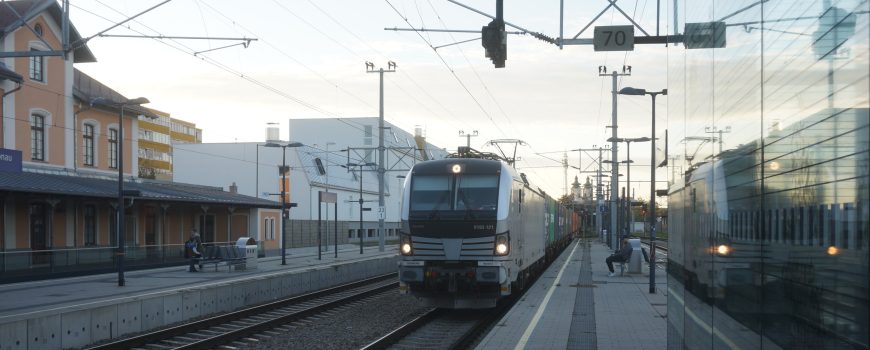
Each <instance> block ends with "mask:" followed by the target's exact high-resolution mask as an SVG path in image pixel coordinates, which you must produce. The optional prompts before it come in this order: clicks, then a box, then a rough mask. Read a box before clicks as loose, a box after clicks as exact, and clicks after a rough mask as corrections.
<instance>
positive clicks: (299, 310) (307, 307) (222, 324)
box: [89, 273, 397, 350]
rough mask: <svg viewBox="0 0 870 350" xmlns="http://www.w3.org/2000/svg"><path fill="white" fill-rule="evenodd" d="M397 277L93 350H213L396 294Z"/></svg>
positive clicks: (350, 285)
mask: <svg viewBox="0 0 870 350" xmlns="http://www.w3.org/2000/svg"><path fill="white" fill-rule="evenodd" d="M395 277H396V274H395V273H389V274H385V275H381V276H376V277H372V278H369V279H365V280H361V281H357V282H353V283H348V284H344V285H341V286H337V287H333V288H328V289H324V290H320V291H317V292H312V293H308V294H304V295H300V296H296V297H291V298H287V299H283V300H278V301H274V302H270V303H266V304H262V305H258V306H254V307H250V308H246V309H243V310H238V311H234V312H230V313H226V314H223V315H218V316H213V317H208V318H205V319H202V320H199V321H194V322H189V323H186V324H182V325H178V326H174V327H169V328H165V329H162V330H158V331H154V332H148V333H145V334H141V335H138V336H134V337H130V338H126V339H121V340H116V341H112V342H109V343H104V344H99V345H96V346H93V347H90V348H89V349H95V350H96V349H129V348H137V347H144V348H161V349H211V348H214V347H218V346H221V345H225V344H229V343H231V342H233V341H235V340H236V339H241V338H245V337H248V336H250V335H252V334H256V333H259V332H263V331H268V330H270V329H273V328H275V327H278V326H281V325H283V324H285V323H289V322H292V321H294V320H297V319H300V318H304V317H309V316H311V315H314V314H318V313H323V312H324V311H327V310H330V309H334V308H336V307H339V306H341V305H345V304H348V303H351V302H354V301H357V300H360V299H363V298H366V297H368V296H371V295H374V294H378V293H386V292H390V291H395V289H396V286H397V284H396V282H395V281H394V279H395ZM212 329H214V330H212Z"/></svg>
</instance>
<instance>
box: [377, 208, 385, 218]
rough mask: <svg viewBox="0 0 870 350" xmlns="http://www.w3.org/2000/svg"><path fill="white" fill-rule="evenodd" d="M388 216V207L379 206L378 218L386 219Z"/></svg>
mask: <svg viewBox="0 0 870 350" xmlns="http://www.w3.org/2000/svg"><path fill="white" fill-rule="evenodd" d="M386 218H387V208H385V207H378V219H386Z"/></svg>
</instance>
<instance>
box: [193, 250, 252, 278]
mask: <svg viewBox="0 0 870 350" xmlns="http://www.w3.org/2000/svg"><path fill="white" fill-rule="evenodd" d="M244 262H245V257H244V256H243V255H240V254H239V248H236V247H234V246H207V247H205V254H203V255H202V258H200V259H199V268H200V269H202V266H203V265H207V264H212V265H214V270H215V271H217V268H218V265H219V264H220V263H224V264H226V265H227V272H229V271H230V268H231V267H232V266H234V265H238V264H243V263H244Z"/></svg>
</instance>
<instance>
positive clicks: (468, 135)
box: [459, 130, 477, 148]
mask: <svg viewBox="0 0 870 350" xmlns="http://www.w3.org/2000/svg"><path fill="white" fill-rule="evenodd" d="M472 136H475V137H476V136H477V130H472V131H471V133H470V134H466V133H465V131H464V130H459V137H465V138H466V140H467V141H466V142H465V146H467V147H468V148H471V137H472Z"/></svg>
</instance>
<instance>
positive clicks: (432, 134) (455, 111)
mask: <svg viewBox="0 0 870 350" xmlns="http://www.w3.org/2000/svg"><path fill="white" fill-rule="evenodd" d="M163 2H164V0H135V1H133V0H130V1H128V0H99V1H97V0H94V1H92V0H73V1H71V9H70V18H71V21H72V23H73V25H74V26H75V27H76V29H77V30H78V31H79V33H80V34H81V35H82V36H83V37H90V36H92V35H94V34H97V33H99V32H101V31H103V30H105V29H107V28H109V27H111V26H112V25H113V24H115V23H117V22H120V21H122V20H124V19H126V18H128V17H130V16H132V15H135V14H137V13H139V12H142V11H144V10H146V9H148V8H150V7H152V6H155V5H158V4H161V3H163ZM459 2H460V3H462V4H464V5H467V6H469V7H472V8H475V9H478V10H480V11H482V12H485V13H488V14H493V15H494V13H495V1H494V0H461V1H459ZM661 3H662V5H661V6H662V7H661V13H662V18H661V27H660V30H661V33H662V34H665V33H666V32H667V31H668V30H669V27H668V26H667V23H668V22H669V21H670V20H671V19H670V17H669V16H668V15H667V14H668V13H669V12H670V11H671V9H669V8H668V6H669V5H668V4H669V3H670V2H669V1H662V2H661ZM617 4H618V5H619V6H620V8H622V10H623V11H625V13H627V14H628V15H630V16H633V18H634V19H635V21H636V22H638V23H639V24H640V25H641V27H642V28H643V29H645V30H646V31H647V32H650V33H654V32H655V30H656V23H655V22H656V18H655V17H656V11H655V6H656V1H655V0H636V1H632V0H623V1H619V2H617ZM607 5H608V1H607V0H565V5H564V6H565V18H564V32H565V37H567V38H570V37H573V36H574V35H575V34H577V33H578V32H579V31H580V30H581V29H582V28H583V27H584V26H586V25H587V24H589V23H590V21H591V20H592V18H593V17H595V16H596V15H597V14H598V13H600V12H601V11H602V10H604V9H605V8H606V7H607ZM504 16H505V20H506V21H507V22H510V23H512V24H515V25H517V26H519V27H522V28H524V29H527V30H531V31H537V32H540V33H543V34H545V35H547V36H550V37H558V36H559V1H556V0H547V1H516V0H506V1H505V4H504ZM489 21H490V19H489V18H487V17H484V16H482V15H480V14H478V13H475V12H473V11H471V10H468V9H466V8H463V7H461V6H459V5H457V4H454V3H451V2H449V1H446V0H382V1H377V0H329V1H322V0H321V1H319V0H281V1H279V0H251V1H223V0H208V1H205V0H172V1H169V2H166V3H165V4H162V5H160V6H158V7H156V8H155V9H153V10H152V11H150V12H147V13H145V14H143V15H141V16H139V17H137V18H136V19H135V20H133V21H131V22H128V23H125V24H124V25H122V26H119V27H117V28H114V29H111V30H109V31H108V32H106V33H107V34H112V35H150V36H157V35H163V36H187V37H210V38H219V37H223V38H256V39H257V40H256V41H251V42H250V44H249V45H248V46H247V47H244V46H242V45H234V46H230V47H226V48H222V47H224V46H228V45H233V44H238V43H240V41H237V40H229V41H227V40H216V39H215V40H168V39H162V40H161V39H149V38H126V37H124V38H122V37H95V38H93V39H91V40H90V41H89V42H88V46H89V48H90V49H91V50H92V51H93V53H94V55H95V56H96V57H97V62H96V63H86V64H77V65H76V67H77V68H78V69H80V70H82V71H83V72H85V73H87V74H88V75H90V76H92V77H94V78H95V79H97V80H99V81H101V82H103V83H104V84H106V85H108V86H110V87H112V88H113V89H115V90H116V91H118V92H120V93H122V94H124V95H125V96H127V97H129V98H135V97H139V96H144V97H147V98H148V99H149V100H150V101H151V103H150V104H149V105H148V107H151V108H155V109H158V110H161V111H164V112H168V113H170V114H171V115H172V117H175V118H179V119H183V120H187V121H191V122H194V123H196V124H197V126H198V127H200V128H202V129H203V141H204V142H253V141H263V140H264V137H265V128H266V125H267V123H273V122H274V123H278V124H279V125H280V126H281V135H282V138H283V139H286V137H287V135H288V130H287V127H288V126H287V125H288V120H289V119H294V118H336V117H338V118H354V117H374V116H377V115H378V91H379V89H378V84H379V82H378V74H367V73H366V67H365V62H366V61H370V62H372V63H374V65H375V67H376V68H387V62H389V61H393V62H395V63H396V65H397V68H396V72H394V73H385V74H384V106H385V107H384V109H385V112H384V114H385V119H386V120H387V121H389V122H391V123H393V124H396V125H399V126H401V127H402V128H403V129H405V130H408V131H410V132H413V130H414V128H415V126H421V127H423V129H424V130H425V134H426V137H427V140H428V141H429V142H431V143H433V144H435V145H438V146H440V147H443V148H447V149H448V150H455V149H456V148H457V146H460V145H465V143H466V139H465V138H464V137H460V136H459V133H460V131H464V132H465V133H472V132H474V131H477V133H478V136H477V137H473V138H471V146H472V147H473V148H475V149H478V150H481V151H487V152H495V151H496V150H495V148H494V147H493V146H490V145H488V141H491V140H497V139H519V140H522V141H523V142H524V145H522V146H519V147H518V148H517V156H518V158H519V161H518V162H517V168H518V170H519V171H521V172H524V173H526V174H527V175H528V177H529V179H530V181H531V182H532V183H533V184H534V185H536V186H538V187H540V188H541V189H543V190H545V191H546V192H547V193H549V194H551V195H552V196H553V197H559V196H561V195H562V194H564V193H565V190H564V186H565V178H566V177H565V171H564V168H563V166H562V159H563V157H565V156H567V159H568V164H569V165H570V166H571V168H569V171H568V174H567V175H568V176H567V178H568V184H569V186H570V183H571V182H573V181H574V177H575V176H579V177H580V181H581V183H582V182H583V181H584V179H585V177H586V176H588V175H591V174H582V175H581V174H580V173H578V170H577V169H575V168H574V167H580V168H583V169H584V170H586V171H592V170H594V169H595V167H594V164H592V162H593V160H592V159H591V158H590V157H589V156H587V155H583V156H582V157H581V155H580V152H572V151H570V150H572V149H578V148H592V147H597V146H602V145H604V144H609V143H607V142H606V141H605V140H606V139H607V138H608V137H610V132H611V131H610V129H609V128H607V126H609V125H610V124H611V99H612V94H611V78H610V77H609V76H608V77H600V76H599V66H606V67H607V69H608V71H613V70H621V67H622V66H623V65H630V66H632V74H631V76H628V77H622V78H620V79H619V81H618V86H619V88H621V87H625V86H632V87H636V88H645V89H647V90H653V91H659V90H661V89H662V88H666V87H667V86H666V83H667V70H666V69H667V48H666V47H664V45H636V46H635V50H634V51H631V52H609V53H608V52H595V51H594V50H593V48H592V47H591V46H589V45H575V46H565V47H564V49H562V50H560V49H559V48H558V47H557V46H555V45H553V44H549V43H546V42H544V41H541V40H538V39H535V38H534V37H532V36H530V35H509V36H508V43H507V48H508V54H507V57H508V58H507V61H506V67H505V68H501V69H496V68H494V67H493V65H492V63H491V62H490V61H489V59H487V58H485V57H484V50H483V47H482V46H481V43H480V41H479V40H475V41H471V42H468V43H463V44H457V45H450V46H445V47H441V48H438V49H437V50H433V49H432V47H433V46H435V47H437V46H441V45H447V44H451V43H456V42H459V41H463V40H468V39H473V38H477V37H479V34H472V33H440V32H415V31H387V30H384V28H395V27H398V28H407V29H411V28H414V29H421V28H427V29H451V30H456V29H459V30H479V29H480V28H481V27H482V26H484V25H486V24H487V23H489ZM625 24H630V23H629V22H628V20H626V19H625V18H624V17H623V16H622V14H620V13H619V12H618V11H614V10H613V8H610V9H608V10H607V11H606V12H604V14H603V15H602V16H601V17H600V18H599V19H598V20H597V21H596V22H594V23H593V25H592V26H590V27H589V29H587V30H586V32H584V33H583V35H581V36H580V38H591V37H592V30H593V29H592V28H593V27H594V26H599V25H601V26H603V25H625ZM508 30H509V31H516V30H517V29H513V28H510V27H509V28H508ZM636 31H637V30H636ZM678 49H680V50H682V48H678ZM207 50H211V51H207ZM203 51H207V52H203ZM663 100H664V98H659V99H658V101H660V102H659V104H658V106H657V107H658V108H657V110H656V114H657V115H658V118H657V120H658V122H657V123H658V125H660V126H659V128H663V127H664V125H665V122H666V118H667V103H666V101H663ZM650 105H651V103H650V99H649V98H648V97H640V96H620V97H619V102H618V115H619V122H618V125H619V128H618V130H619V137H629V138H633V137H641V136H649V134H650V127H649V121H650V115H651V106H650ZM632 148H633V150H632V151H633V152H632V159H633V160H634V164H635V165H636V166H635V167H633V168H632V170H634V171H633V173H632V181H637V182H635V183H633V184H632V187H633V188H635V189H636V191H637V192H636V193H637V196H638V197H643V198H648V197H649V195H648V192H649V183H648V182H646V183H643V182H639V181H643V180H648V179H649V168H648V165H649V163H650V161H649V143H643V144H634V145H633V147H632ZM590 154H592V153H590ZM595 156H597V152H595ZM620 157H625V152H624V150H623V149H622V148H621V149H620ZM658 174H659V175H658V176H659V179H661V178H663V177H664V175H665V173H664V172H659V173H658Z"/></svg>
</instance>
